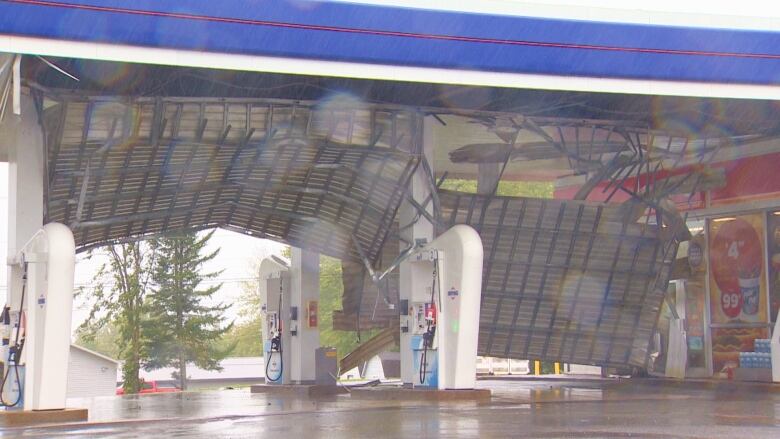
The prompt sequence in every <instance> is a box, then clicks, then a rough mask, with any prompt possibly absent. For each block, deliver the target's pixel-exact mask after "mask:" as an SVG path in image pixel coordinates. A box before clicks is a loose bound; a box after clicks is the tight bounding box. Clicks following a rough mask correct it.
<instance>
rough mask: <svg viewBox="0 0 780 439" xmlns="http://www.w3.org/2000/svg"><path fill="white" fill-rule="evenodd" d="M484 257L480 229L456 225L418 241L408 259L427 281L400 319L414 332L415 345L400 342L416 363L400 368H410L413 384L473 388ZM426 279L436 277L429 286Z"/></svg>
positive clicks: (403, 327)
mask: <svg viewBox="0 0 780 439" xmlns="http://www.w3.org/2000/svg"><path fill="white" fill-rule="evenodd" d="M482 256H483V255H482V241H481V240H480V238H479V235H478V234H477V232H476V231H475V230H474V229H472V228H471V227H469V226H465V225H457V226H454V227H452V228H451V229H449V230H448V231H446V232H444V233H442V234H441V235H440V236H439V237H437V238H436V239H434V240H433V241H432V242H430V243H426V244H422V245H419V246H418V247H417V248H416V249H415V251H414V252H412V253H411V254H410V256H409V257H408V258H407V259H406V260H405V261H404V262H403V264H409V266H408V267H407V269H408V271H409V273H410V274H411V276H413V277H415V278H416V279H419V283H417V284H416V285H420V284H422V285H425V286H422V287H413V288H412V289H411V290H410V291H409V292H408V296H407V297H409V301H408V303H409V306H408V313H407V312H406V310H405V309H404V310H402V313H401V317H400V318H401V322H400V327H401V331H402V332H409V333H410V335H411V337H410V338H409V339H408V340H410V342H409V344H410V345H405V344H404V345H402V346H401V349H402V350H404V349H409V350H411V353H409V355H408V356H405V357H403V356H402V358H408V359H411V364H410V361H409V360H406V361H405V362H404V363H403V364H402V366H401V367H402V369H403V368H410V369H405V370H407V371H409V372H410V373H408V374H406V375H405V376H406V377H407V378H405V380H411V382H409V384H411V385H412V386H414V387H426V388H435V389H440V390H444V389H473V388H474V386H475V384H476V356H477V336H478V333H479V308H480V306H479V305H480V296H481V288H482ZM426 278H428V279H431V281H430V284H428V285H430V289H429V288H428V286H427V285H426V284H425V283H424V282H425V281H424V279H426ZM402 303H403V301H402ZM404 308H406V306H404ZM406 352H407V353H408V351H406ZM404 355H407V354H404ZM403 373H404V372H403V371H402V374H403ZM407 382H408V381H407Z"/></svg>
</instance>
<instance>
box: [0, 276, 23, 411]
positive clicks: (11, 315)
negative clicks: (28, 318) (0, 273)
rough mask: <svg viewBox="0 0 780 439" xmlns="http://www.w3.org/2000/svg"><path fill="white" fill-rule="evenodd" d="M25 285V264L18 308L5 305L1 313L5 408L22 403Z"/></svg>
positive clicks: (1, 399)
mask: <svg viewBox="0 0 780 439" xmlns="http://www.w3.org/2000/svg"><path fill="white" fill-rule="evenodd" d="M26 287H27V264H25V265H24V274H23V275H22V297H21V301H20V302H19V308H18V309H17V310H16V311H14V312H12V311H11V307H10V306H6V307H4V308H3V314H2V323H3V337H2V343H3V358H4V359H5V365H6V367H5V371H4V373H3V376H2V381H0V405H2V406H3V407H5V408H21V407H22V404H23V397H24V388H23V386H24V385H23V376H24V371H23V367H24V366H22V352H23V350H24V341H25V326H24V323H25V321H24V311H23V304H24V296H25V292H26ZM12 322H13V323H12ZM11 339H13V344H11ZM20 369H21V370H20Z"/></svg>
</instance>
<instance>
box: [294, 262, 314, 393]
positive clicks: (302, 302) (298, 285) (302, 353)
mask: <svg viewBox="0 0 780 439" xmlns="http://www.w3.org/2000/svg"><path fill="white" fill-rule="evenodd" d="M291 250H292V252H291V253H292V254H291V256H292V258H291V259H292V260H291V267H290V276H291V279H290V281H291V284H292V296H291V300H290V305H291V306H292V307H297V308H298V320H297V321H293V322H291V324H290V326H289V328H290V331H291V332H293V331H294V332H295V333H296V335H293V336H292V337H291V341H290V347H291V350H290V353H291V355H290V356H291V358H290V379H291V381H292V383H293V384H309V383H313V382H314V379H315V378H316V376H315V370H314V351H315V350H316V349H317V348H319V347H320V331H319V327H310V326H309V322H308V313H307V310H308V305H309V302H311V301H315V302H317V303H319V300H320V255H319V253H315V252H310V251H307V250H302V249H299V248H295V247H293V248H291ZM317 319H318V320H319V316H317ZM317 323H319V322H317Z"/></svg>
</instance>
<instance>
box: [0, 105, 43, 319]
mask: <svg viewBox="0 0 780 439" xmlns="http://www.w3.org/2000/svg"><path fill="white" fill-rule="evenodd" d="M21 106H22V108H21V109H22V114H21V116H16V115H14V114H13V113H12V112H10V111H9V112H6V115H5V120H4V121H3V122H2V123H0V148H3V149H6V150H7V151H8V257H14V256H16V253H17V252H18V251H19V250H20V248H21V247H22V246H23V245H24V244H25V243H26V242H27V241H28V240H29V239H30V238H31V237H32V236H33V234H35V232H37V231H38V230H39V229H40V228H41V227H42V226H43V182H44V181H45V178H46V176H45V175H44V146H43V133H42V132H41V127H40V125H39V124H38V114H37V112H36V110H35V105H34V104H33V102H32V98H30V96H29V95H26V94H23V95H22V102H21ZM21 285H22V270H21V269H20V268H9V271H8V297H7V299H6V300H7V301H8V302H9V303H13V308H16V307H18V306H19V300H20V299H21V297H20V295H21V291H22V290H21Z"/></svg>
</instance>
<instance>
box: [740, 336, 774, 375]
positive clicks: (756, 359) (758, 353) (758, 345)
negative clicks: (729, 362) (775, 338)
mask: <svg viewBox="0 0 780 439" xmlns="http://www.w3.org/2000/svg"><path fill="white" fill-rule="evenodd" d="M754 346H755V348H754V349H755V352H740V353H739V367H744V368H749V369H759V368H771V367H772V354H771V353H770V343H769V339H764V338H758V339H756V340H755V345H754Z"/></svg>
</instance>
